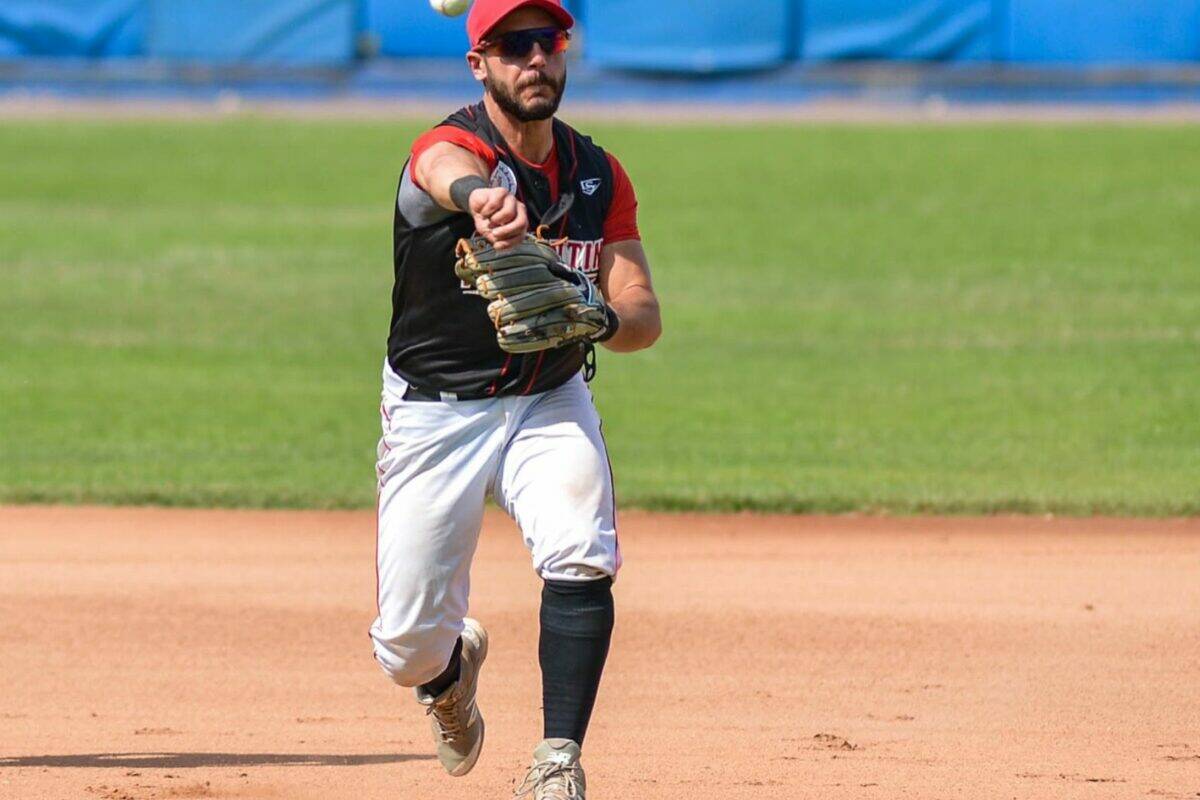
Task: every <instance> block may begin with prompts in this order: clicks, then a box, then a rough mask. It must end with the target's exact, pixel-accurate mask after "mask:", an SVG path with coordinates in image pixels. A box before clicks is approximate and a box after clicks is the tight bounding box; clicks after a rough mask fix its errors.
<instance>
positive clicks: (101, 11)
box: [0, 0, 1200, 73]
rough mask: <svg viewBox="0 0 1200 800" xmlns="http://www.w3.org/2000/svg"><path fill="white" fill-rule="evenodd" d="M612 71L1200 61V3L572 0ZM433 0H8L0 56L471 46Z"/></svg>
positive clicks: (274, 53)
mask: <svg viewBox="0 0 1200 800" xmlns="http://www.w3.org/2000/svg"><path fill="white" fill-rule="evenodd" d="M568 6H569V7H571V9H572V11H574V12H575V14H576V15H577V16H578V18H579V19H580V23H581V24H580V31H579V37H578V39H579V42H580V47H579V48H578V49H579V50H581V51H582V53H583V57H584V58H585V59H586V60H587V61H588V62H590V63H592V64H594V65H596V66H599V67H609V68H617V69H634V70H650V71H660V72H684V73H706V72H715V71H729V70H744V69H765V68H770V67H774V66H778V65H780V64H783V63H786V62H790V61H795V60H800V61H808V62H830V61H842V60H853V59H869V60H900V61H938V62H966V63H980V62H995V63H1019V64H1062V65H1078V66H1088V65H1123V64H1126V65H1127V64H1152V63H1166V64H1172V63H1173V64H1178V63H1185V64H1186V63H1193V64H1200V0H706V1H705V2H696V0H655V2H653V3H650V2H646V0H568ZM465 49H466V35H465V33H464V31H463V20H462V18H458V19H445V18H442V17H440V16H438V15H437V14H435V13H434V12H432V11H431V10H430V9H429V6H428V4H427V3H426V0H0V59H19V58H26V57H34V58H47V57H49V58H55V57H65V58H121V57H139V56H142V57H149V58H154V59H160V60H166V61H183V62H204V63H218V64H220V63H250V64H262V65H284V66H295V65H299V66H306V65H313V66H337V65H348V64H351V63H353V62H354V61H355V59H357V58H361V57H364V56H369V55H375V54H378V55H382V56H386V57H393V58H412V57H461V55H462V53H463V51H464V50H465Z"/></svg>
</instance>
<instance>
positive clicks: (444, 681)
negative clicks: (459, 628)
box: [421, 639, 462, 697]
mask: <svg viewBox="0 0 1200 800" xmlns="http://www.w3.org/2000/svg"><path fill="white" fill-rule="evenodd" d="M461 655H462V639H459V640H458V641H457V642H455V644H454V652H453V653H451V654H450V663H449V664H448V665H446V669H445V670H443V672H442V674H441V675H438V676H437V677H436V678H434V679H433V680H431V681H430V682H429V683H425V684H422V685H421V691H423V692H426V693H428V694H429V695H430V696H431V697H437V696H438V695H439V694H441V693H442V692H444V691H446V690H447V689H449V688H450V687H451V686H452V685H453V684H454V682H455V681H456V680H458V676H459V673H460V672H461V671H462V660H461V659H460V658H459V656H461Z"/></svg>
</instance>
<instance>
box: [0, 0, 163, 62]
mask: <svg viewBox="0 0 1200 800" xmlns="http://www.w3.org/2000/svg"><path fill="white" fill-rule="evenodd" d="M146 17H147V13H146V0H0V58H19V57H21V56H45V57H52V56H61V57H70V58H108V57H122V56H136V55H140V54H141V53H142V51H143V48H144V45H145V38H146Z"/></svg>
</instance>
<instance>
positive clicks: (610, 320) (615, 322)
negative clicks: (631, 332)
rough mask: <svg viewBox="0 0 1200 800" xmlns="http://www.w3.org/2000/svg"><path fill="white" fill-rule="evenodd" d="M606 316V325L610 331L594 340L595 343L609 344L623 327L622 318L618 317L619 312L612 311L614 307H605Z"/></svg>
mask: <svg viewBox="0 0 1200 800" xmlns="http://www.w3.org/2000/svg"><path fill="white" fill-rule="evenodd" d="M604 316H605V317H606V318H607V319H606V320H605V324H606V327H607V328H608V330H606V331H604V333H602V334H600V335H599V336H597V337H596V338H595V339H593V340H592V341H593V342H607V341H608V340H609V339H611V338H612V337H614V336H616V335H617V331H618V330H619V329H620V327H621V318H620V317H618V316H617V312H615V311H613V310H612V306H605V307H604Z"/></svg>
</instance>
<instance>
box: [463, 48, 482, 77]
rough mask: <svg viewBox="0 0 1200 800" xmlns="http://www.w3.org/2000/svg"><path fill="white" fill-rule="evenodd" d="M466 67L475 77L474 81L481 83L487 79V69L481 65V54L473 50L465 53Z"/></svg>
mask: <svg viewBox="0 0 1200 800" xmlns="http://www.w3.org/2000/svg"><path fill="white" fill-rule="evenodd" d="M467 66H468V67H470V68H471V74H472V75H474V76H475V80H477V81H482V80H483V79H484V78H486V77H487V67H485V66H484V64H483V54H482V53H478V52H476V51H474V50H468V51H467Z"/></svg>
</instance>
